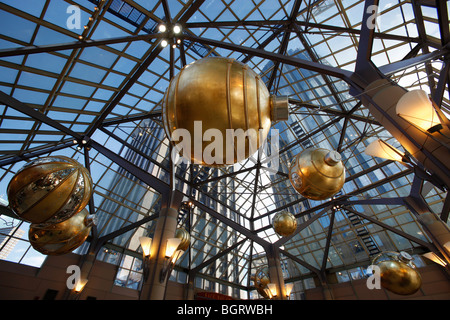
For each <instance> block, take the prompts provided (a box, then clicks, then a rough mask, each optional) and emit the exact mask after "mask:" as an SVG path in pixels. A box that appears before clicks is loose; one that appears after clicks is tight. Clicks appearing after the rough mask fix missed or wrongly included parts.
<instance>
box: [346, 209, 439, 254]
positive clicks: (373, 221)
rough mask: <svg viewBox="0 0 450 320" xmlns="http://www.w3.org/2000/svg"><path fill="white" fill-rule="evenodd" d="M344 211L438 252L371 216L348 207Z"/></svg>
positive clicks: (423, 242) (421, 241)
mask: <svg viewBox="0 0 450 320" xmlns="http://www.w3.org/2000/svg"><path fill="white" fill-rule="evenodd" d="M343 209H345V210H347V211H349V212H351V213H353V214H356V215H357V216H359V217H361V218H363V219H365V220H368V221H370V222H372V223H374V224H376V225H379V226H380V227H382V228H384V229H386V230H389V231H391V232H393V233H395V234H398V235H400V236H402V237H404V238H406V239H408V240H410V241H412V242H415V243H417V244H419V245H421V246H423V247H425V248H428V249H429V250H430V251H435V250H436V249H435V248H434V246H433V245H432V244H430V243H428V242H425V241H423V240H421V239H419V238H416V237H414V236H411V235H409V234H407V233H406V232H403V231H402V230H398V229H396V228H394V227H391V226H390V225H387V224H385V223H383V222H381V221H379V220H377V219H375V218H372V217H369V216H367V215H365V214H363V213H361V212H358V211H356V210H353V209H352V208H349V207H347V206H344V207H343Z"/></svg>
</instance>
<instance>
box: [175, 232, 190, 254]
mask: <svg viewBox="0 0 450 320" xmlns="http://www.w3.org/2000/svg"><path fill="white" fill-rule="evenodd" d="M175 238H178V239H181V242H180V244H179V245H178V248H177V249H178V250H183V251H186V249H187V248H189V244H190V243H191V236H190V234H189V232H187V231H186V230H185V229H183V228H178V229H177V230H176V231H175Z"/></svg>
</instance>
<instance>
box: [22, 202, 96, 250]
mask: <svg viewBox="0 0 450 320" xmlns="http://www.w3.org/2000/svg"><path fill="white" fill-rule="evenodd" d="M88 214H89V212H88V210H87V209H83V210H81V212H79V213H77V214H75V215H74V216H72V217H71V218H69V219H67V220H65V221H63V222H60V223H56V224H50V225H49V224H44V225H41V224H32V225H30V229H29V231H28V237H29V239H30V243H31V245H32V246H33V248H34V249H35V250H37V251H39V252H41V253H43V254H46V255H62V254H66V253H69V252H72V251H73V250H75V249H76V248H78V247H79V246H80V245H81V244H83V242H84V241H85V240H86V238H87V237H88V235H89V232H90V231H91V228H92V225H93V220H92V219H91V217H90V216H88Z"/></svg>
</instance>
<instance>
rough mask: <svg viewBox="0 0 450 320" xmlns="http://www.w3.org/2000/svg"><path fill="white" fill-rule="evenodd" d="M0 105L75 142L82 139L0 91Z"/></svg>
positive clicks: (75, 133) (77, 134)
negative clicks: (73, 139)
mask: <svg viewBox="0 0 450 320" xmlns="http://www.w3.org/2000/svg"><path fill="white" fill-rule="evenodd" d="M0 103H3V104H5V105H7V106H9V107H11V108H13V109H15V110H17V111H19V112H22V113H23V114H26V115H27V116H30V117H31V118H33V119H35V120H37V121H39V122H42V123H45V124H47V125H49V126H50V127H53V128H55V129H57V130H59V131H61V132H63V133H65V134H67V135H69V136H72V137H74V138H75V139H77V140H81V139H82V138H83V137H82V136H81V135H80V134H79V133H77V132H75V131H72V130H71V129H69V128H67V127H66V126H64V125H62V124H61V123H59V122H58V121H56V120H53V119H51V118H49V117H48V116H46V115H45V114H43V113H42V112H39V111H37V110H36V109H34V108H32V107H30V106H29V105H27V104H25V103H23V102H21V101H19V100H17V99H15V98H13V97H11V96H9V95H7V94H6V93H4V92H3V91H0Z"/></svg>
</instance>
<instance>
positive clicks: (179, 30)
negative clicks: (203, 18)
mask: <svg viewBox="0 0 450 320" xmlns="http://www.w3.org/2000/svg"><path fill="white" fill-rule="evenodd" d="M173 32H174V33H175V34H178V33H180V32H181V27H180V26H179V25H177V24H176V25H174V26H173Z"/></svg>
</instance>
